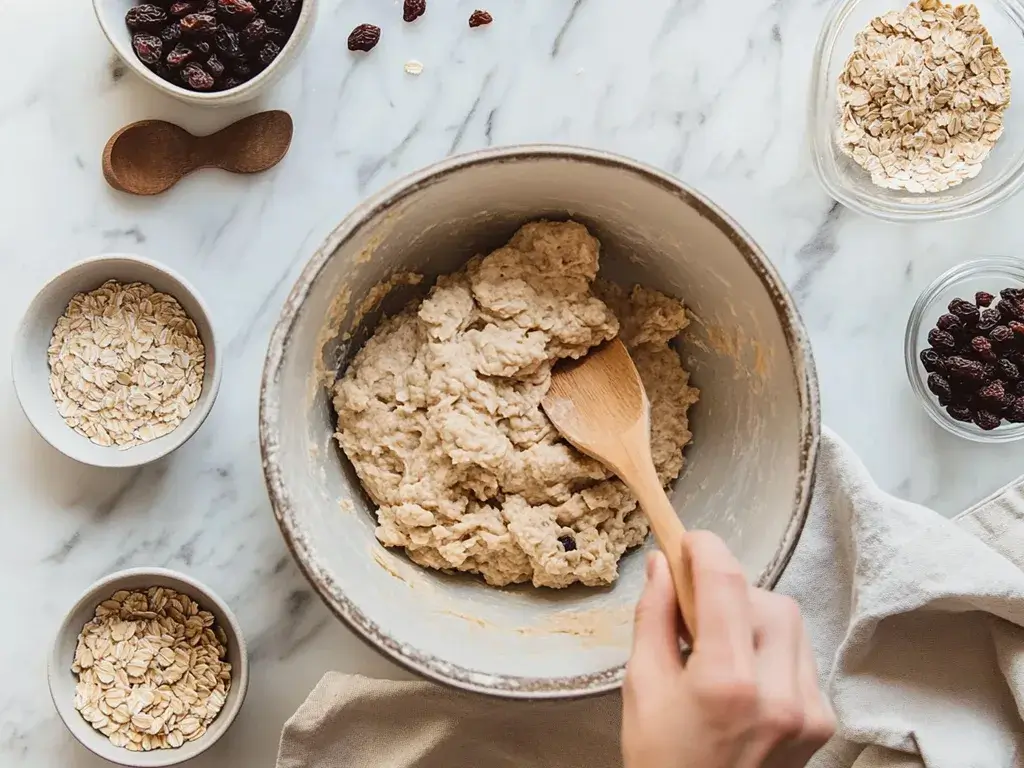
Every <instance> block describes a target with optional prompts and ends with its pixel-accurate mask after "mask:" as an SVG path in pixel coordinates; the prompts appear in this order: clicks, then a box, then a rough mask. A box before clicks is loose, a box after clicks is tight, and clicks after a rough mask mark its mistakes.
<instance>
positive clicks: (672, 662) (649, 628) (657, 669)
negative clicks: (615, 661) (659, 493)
mask: <svg viewBox="0 0 1024 768" xmlns="http://www.w3.org/2000/svg"><path fill="white" fill-rule="evenodd" d="M679 623H680V622H679V606H678V603H677V602H676V592H675V588H674V587H673V585H672V574H671V573H670V572H669V569H668V561H667V560H666V559H665V555H663V554H662V553H661V552H660V551H654V552H651V553H650V555H649V556H648V558H647V583H646V585H645V586H644V592H643V594H642V595H641V596H640V602H639V603H638V604H637V607H636V620H635V623H634V627H633V653H632V655H631V656H630V659H629V669H628V672H629V674H630V676H632V677H633V679H634V681H635V682H636V683H637V684H639V685H640V686H643V685H645V684H647V682H648V681H649V682H650V684H652V685H656V684H657V681H660V680H663V679H664V678H665V677H666V676H667V675H672V674H674V673H677V672H682V669H683V662H682V657H681V654H680V650H679Z"/></svg>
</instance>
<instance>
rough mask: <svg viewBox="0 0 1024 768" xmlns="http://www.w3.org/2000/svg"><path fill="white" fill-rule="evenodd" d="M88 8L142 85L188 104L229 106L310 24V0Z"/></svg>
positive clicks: (257, 86) (113, 3) (96, 4)
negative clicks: (142, 82)
mask: <svg viewBox="0 0 1024 768" xmlns="http://www.w3.org/2000/svg"><path fill="white" fill-rule="evenodd" d="M93 9H94V10H95V11H96V18H97V19H98V20H99V23H100V27H101V28H102V30H103V34H105V35H106V36H107V40H109V41H110V44H111V45H112V46H113V47H114V50H115V51H116V52H117V54H118V56H120V57H121V59H123V60H124V62H125V63H126V64H127V65H128V66H129V67H130V68H131V70H132V71H133V72H135V74H137V75H138V76H139V77H141V78H142V79H143V80H145V81H146V82H147V83H149V84H150V85H152V86H153V87H154V88H156V89H157V90H160V91H162V92H164V93H165V94H167V95H168V96H172V97H174V98H176V99H179V100H180V101H184V102H188V103H189V104H195V105H198V106H228V105H231V104H239V103H241V102H244V101H248V100H250V99H253V98H255V97H256V96H257V95H259V94H260V93H262V92H263V91H264V90H265V89H266V88H267V87H269V86H270V85H271V84H273V83H274V82H276V81H277V80H278V79H279V78H280V77H281V76H282V75H283V74H284V73H285V72H286V71H287V69H288V67H289V65H290V64H291V63H292V62H294V60H295V58H296V57H297V56H298V55H299V53H300V52H301V51H302V48H303V47H304V46H305V44H306V40H307V38H308V37H309V33H310V31H311V30H312V28H313V19H314V16H315V15H316V0H181V1H177V0H175V1H172V0H152V1H151V2H149V3H146V2H137V1H136V0H93ZM133 9H134V10H133ZM129 11H131V14H132V15H131V17H129ZM200 17H207V18H200ZM254 22H255V24H254ZM129 23H130V26H129ZM172 52H173V53H172ZM169 56H170V58H168V57H169ZM143 59H145V61H144V60H143Z"/></svg>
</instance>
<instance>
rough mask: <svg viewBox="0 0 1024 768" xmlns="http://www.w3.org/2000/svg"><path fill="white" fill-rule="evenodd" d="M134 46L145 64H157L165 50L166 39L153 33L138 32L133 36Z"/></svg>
mask: <svg viewBox="0 0 1024 768" xmlns="http://www.w3.org/2000/svg"><path fill="white" fill-rule="evenodd" d="M132 48H134V49H135V55H136V56H138V57H139V61H141V62H142V63H143V64H157V63H158V62H159V61H160V57H161V56H162V55H163V52H164V41H163V40H161V39H160V38H159V37H154V36H153V35H146V34H138V35H135V36H134V37H132Z"/></svg>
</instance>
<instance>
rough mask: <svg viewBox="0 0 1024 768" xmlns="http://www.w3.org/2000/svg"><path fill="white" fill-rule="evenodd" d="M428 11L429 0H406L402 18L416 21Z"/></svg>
mask: <svg viewBox="0 0 1024 768" xmlns="http://www.w3.org/2000/svg"><path fill="white" fill-rule="evenodd" d="M426 12H427V0H405V5H403V6H402V18H403V19H405V20H406V21H416V19H418V18H419V17H420V16H422V15H423V14H424V13H426Z"/></svg>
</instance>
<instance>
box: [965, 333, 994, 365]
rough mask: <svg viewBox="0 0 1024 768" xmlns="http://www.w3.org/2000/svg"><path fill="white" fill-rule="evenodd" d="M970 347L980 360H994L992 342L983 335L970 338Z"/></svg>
mask: <svg viewBox="0 0 1024 768" xmlns="http://www.w3.org/2000/svg"><path fill="white" fill-rule="evenodd" d="M971 349H972V350H973V352H974V354H976V355H977V356H978V357H979V358H980V359H982V360H995V357H996V355H995V352H993V351H992V342H991V341H989V340H988V339H986V338H985V337H984V336H975V337H974V338H973V339H971Z"/></svg>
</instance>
